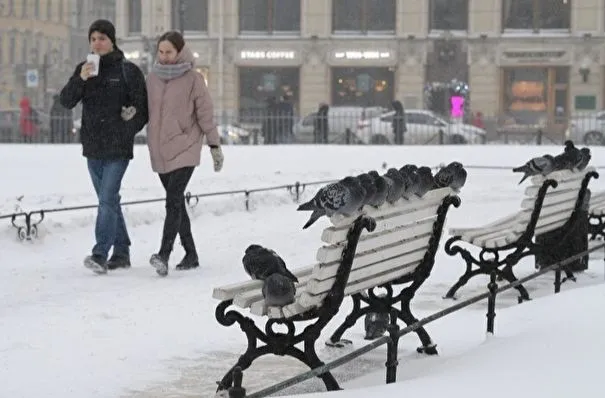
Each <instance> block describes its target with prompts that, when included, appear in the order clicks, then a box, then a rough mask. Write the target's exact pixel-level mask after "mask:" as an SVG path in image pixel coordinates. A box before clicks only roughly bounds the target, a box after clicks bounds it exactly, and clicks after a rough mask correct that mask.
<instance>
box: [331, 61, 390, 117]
mask: <svg viewBox="0 0 605 398" xmlns="http://www.w3.org/2000/svg"><path fill="white" fill-rule="evenodd" d="M394 82H395V74H394V72H393V69H392V68H379V67H376V68H371V67H370V68H332V105H334V106H382V107H384V108H390V107H391V102H392V101H393V97H394V95H395V90H394Z"/></svg>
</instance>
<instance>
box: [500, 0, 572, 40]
mask: <svg viewBox="0 0 605 398" xmlns="http://www.w3.org/2000/svg"><path fill="white" fill-rule="evenodd" d="M502 28H503V30H531V31H534V32H537V31H540V30H569V29H570V28H571V0H502Z"/></svg>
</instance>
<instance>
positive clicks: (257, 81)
mask: <svg viewBox="0 0 605 398" xmlns="http://www.w3.org/2000/svg"><path fill="white" fill-rule="evenodd" d="M299 93H300V70H299V68H296V67H274V68H273V67H240V68H239V98H240V100H239V115H240V122H249V123H262V122H263V120H264V117H265V114H266V109H267V104H268V103H269V102H270V101H272V100H275V102H279V101H280V99H283V98H287V99H288V102H289V103H291V104H292V105H293V107H294V109H296V108H297V107H298V101H299Z"/></svg>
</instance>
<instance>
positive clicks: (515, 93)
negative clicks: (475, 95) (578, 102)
mask: <svg viewBox="0 0 605 398" xmlns="http://www.w3.org/2000/svg"><path fill="white" fill-rule="evenodd" d="M502 83H503V86H502V89H501V92H502V105H503V109H502V111H503V118H502V120H501V121H500V124H501V126H502V127H501V128H507V127H509V126H511V125H512V126H534V127H540V128H546V130H547V131H549V132H551V133H553V134H559V133H562V130H561V126H562V125H563V124H564V123H565V120H566V117H567V116H568V115H569V105H568V98H569V93H568V84H569V68H568V67H519V68H504V69H503V79H502Z"/></svg>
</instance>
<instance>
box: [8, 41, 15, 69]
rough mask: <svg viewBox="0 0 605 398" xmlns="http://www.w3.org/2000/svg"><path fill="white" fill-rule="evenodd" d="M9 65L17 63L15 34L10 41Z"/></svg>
mask: <svg viewBox="0 0 605 398" xmlns="http://www.w3.org/2000/svg"><path fill="white" fill-rule="evenodd" d="M8 63H9V64H11V65H14V64H16V63H17V40H16V38H15V34H14V33H11V34H10V36H9V39H8Z"/></svg>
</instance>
